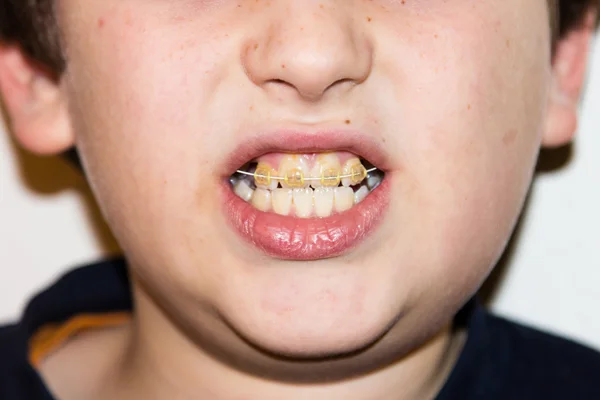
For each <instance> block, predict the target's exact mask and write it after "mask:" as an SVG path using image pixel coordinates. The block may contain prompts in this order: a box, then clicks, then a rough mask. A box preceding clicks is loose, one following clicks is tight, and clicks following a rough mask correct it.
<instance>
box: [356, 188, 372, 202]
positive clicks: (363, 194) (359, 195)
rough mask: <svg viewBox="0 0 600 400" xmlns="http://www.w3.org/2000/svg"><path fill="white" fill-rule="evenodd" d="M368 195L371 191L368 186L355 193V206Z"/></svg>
mask: <svg viewBox="0 0 600 400" xmlns="http://www.w3.org/2000/svg"><path fill="white" fill-rule="evenodd" d="M368 194H369V189H368V188H367V187H366V186H361V187H360V189H358V190H357V191H356V192H355V193H354V204H358V203H360V202H361V201H363V200H364V199H365V197H367V195H368Z"/></svg>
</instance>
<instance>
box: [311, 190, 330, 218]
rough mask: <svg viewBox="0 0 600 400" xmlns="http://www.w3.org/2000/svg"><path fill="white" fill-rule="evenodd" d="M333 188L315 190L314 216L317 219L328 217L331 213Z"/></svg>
mask: <svg viewBox="0 0 600 400" xmlns="http://www.w3.org/2000/svg"><path fill="white" fill-rule="evenodd" d="M334 195H335V193H334V191H333V188H328V187H320V188H316V189H315V214H316V215H317V217H321V218H323V217H329V216H330V215H331V213H332V212H333V202H334Z"/></svg>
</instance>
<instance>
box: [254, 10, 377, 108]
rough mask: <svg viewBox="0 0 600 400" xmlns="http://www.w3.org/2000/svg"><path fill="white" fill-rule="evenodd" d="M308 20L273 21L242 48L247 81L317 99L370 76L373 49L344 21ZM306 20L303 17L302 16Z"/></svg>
mask: <svg viewBox="0 0 600 400" xmlns="http://www.w3.org/2000/svg"><path fill="white" fill-rule="evenodd" d="M312 17H313V18H312V22H311V23H302V22H301V21H302V20H303V19H302V18H301V16H300V17H298V16H297V17H296V18H288V19H287V20H288V21H298V22H296V23H292V24H287V25H285V26H283V25H281V24H280V23H273V24H272V25H271V26H270V27H268V28H266V29H265V30H264V31H262V32H260V33H259V34H258V36H254V38H253V40H250V41H248V43H247V45H246V46H245V52H244V56H243V62H244V68H245V70H246V74H247V76H248V77H249V79H250V80H251V81H252V82H253V83H254V84H255V85H257V86H259V87H261V88H262V89H264V90H265V91H267V92H277V93H278V95H279V96H280V95H281V92H282V91H285V90H286V89H289V90H288V92H294V93H295V94H296V95H297V96H300V97H301V98H303V99H305V100H308V101H316V100H318V99H320V98H322V97H323V96H324V95H325V94H326V93H327V92H329V91H332V90H334V89H336V90H337V91H344V90H349V89H350V88H351V87H353V86H355V85H357V84H360V83H361V82H363V81H364V80H366V79H367V77H368V76H369V74H370V70H371V64H372V50H371V46H370V45H369V43H368V40H367V39H365V38H364V37H361V36H359V35H358V34H357V32H356V31H357V27H354V26H353V25H352V24H353V22H351V21H350V20H349V19H345V18H344V17H343V16H339V15H330V16H329V17H328V18H324V17H323V18H321V19H319V20H318V21H314V16H312ZM304 21H305V22H306V21H307V19H304Z"/></svg>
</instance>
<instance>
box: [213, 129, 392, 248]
mask: <svg viewBox="0 0 600 400" xmlns="http://www.w3.org/2000/svg"><path fill="white" fill-rule="evenodd" d="M267 138H268V139H267ZM261 139H263V140H261ZM327 150H345V151H351V152H353V153H356V154H358V155H359V156H361V157H363V158H365V159H367V160H369V161H370V162H372V163H373V164H374V165H376V166H378V167H379V168H381V169H382V170H384V171H385V167H384V166H385V165H387V162H386V161H387V159H386V156H385V153H383V152H382V151H380V149H379V148H378V146H377V145H376V144H374V143H373V142H372V140H370V138H368V137H367V138H365V136H363V135H360V134H356V133H347V132H344V133H339V132H336V133H322V134H314V135H313V134H303V133H278V134H275V135H267V136H265V137H259V138H256V139H255V140H252V141H250V142H247V143H245V144H243V145H241V146H240V147H239V148H238V149H237V150H236V151H234V152H233V154H232V157H230V159H229V160H228V162H227V170H230V171H232V172H233V171H235V170H236V169H237V168H239V167H240V166H241V165H243V164H245V163H246V162H248V161H250V160H252V159H253V158H256V157H258V156H260V155H262V154H266V153H268V152H286V151H287V152H297V153H308V152H322V151H327ZM227 177H229V175H227ZM390 178H391V177H389V176H386V179H384V181H383V182H382V183H381V184H380V185H379V186H378V187H377V188H376V189H375V190H373V191H372V192H371V193H370V194H369V195H368V196H367V198H366V199H365V200H363V201H362V202H361V203H359V204H357V205H356V206H354V207H353V208H351V209H350V210H348V211H346V212H343V213H341V214H335V215H332V216H330V217H327V218H309V219H302V218H297V217H295V216H282V215H277V214H274V213H265V212H262V211H259V210H257V209H256V208H254V207H253V206H252V205H251V204H249V203H246V202H245V201H243V200H242V199H240V198H239V197H237V196H236V195H235V194H234V193H233V191H232V190H231V185H230V184H229V182H228V179H223V183H222V190H221V192H222V195H223V198H224V201H223V204H224V211H225V215H226V217H227V220H228V221H229V222H230V224H231V226H232V227H233V229H234V231H236V232H237V233H238V234H239V235H240V236H241V237H242V239H244V240H245V241H246V242H247V243H250V244H251V245H253V246H254V247H256V248H257V249H258V250H260V251H262V252H264V253H266V254H268V255H270V256H272V257H275V258H279V259H285V260H317V259H324V258H331V257H335V256H340V255H342V254H344V253H347V252H349V251H350V250H351V249H353V248H355V247H356V246H358V245H359V244H360V243H361V242H363V241H364V240H365V239H366V238H367V237H368V236H369V234H371V233H373V231H375V229H376V228H377V227H378V226H379V223H380V222H381V221H382V219H383V216H384V215H385V213H386V211H387V210H388V206H389V192H390V181H391V179H390Z"/></svg>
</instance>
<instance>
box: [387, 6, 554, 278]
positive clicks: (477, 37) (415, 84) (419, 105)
mask: <svg viewBox="0 0 600 400" xmlns="http://www.w3.org/2000/svg"><path fill="white" fill-rule="evenodd" d="M524 18H525V17H524ZM433 22H434V21H432V25H431V26H430V27H429V28H423V29H424V32H422V33H419V34H417V35H413V36H411V37H410V40H411V42H412V43H411V47H412V49H406V50H405V51H404V52H400V53H403V54H412V55H413V56H412V57H411V56H409V58H408V59H407V58H403V60H402V61H401V63H400V64H398V65H400V66H399V67H397V68H396V71H399V72H397V73H396V75H395V77H394V78H393V81H395V82H401V83H402V85H396V87H397V90H396V93H395V94H394V96H395V104H400V105H401V106H402V116H403V117H402V120H401V121H400V120H397V119H396V120H395V121H394V125H395V126H402V127H404V128H405V129H402V133H400V134H399V135H398V136H397V139H398V142H397V146H398V148H399V149H402V150H400V152H399V153H400V154H402V156H403V157H404V161H403V164H404V165H403V169H404V178H405V179H406V181H405V182H404V183H405V186H404V188H402V189H400V192H399V193H398V194H397V196H398V198H399V201H405V202H407V203H409V205H410V206H409V207H407V208H406V211H401V213H402V214H403V215H402V217H401V218H403V219H406V220H409V221H411V225H413V226H415V227H416V230H417V231H418V232H420V235H422V237H421V238H420V239H417V240H416V241H417V243H419V246H421V247H423V246H429V248H427V249H422V252H426V251H429V252H430V253H431V254H433V255H432V256H433V257H438V258H439V259H438V260H437V262H435V263H434V264H435V265H446V266H449V267H452V266H455V267H460V266H461V265H462V266H463V267H465V266H466V265H465V262H464V261H465V260H472V261H471V262H470V263H467V264H470V265H481V266H491V265H492V264H493V263H494V261H495V259H496V258H497V257H498V256H499V251H500V250H501V249H502V248H503V246H504V244H505V242H506V240H507V238H508V236H509V233H510V231H511V229H512V228H513V226H514V223H515V221H516V218H517V216H518V214H519V211H520V209H521V206H522V203H523V201H524V198H525V195H526V192H527V189H528V186H529V183H530V180H531V175H532V172H533V168H534V165H535V160H536V156H537V151H538V148H539V142H540V132H541V128H542V121H543V118H544V107H543V105H544V104H545V98H546V90H547V89H546V88H547V86H548V77H549V65H550V64H549V54H548V49H547V48H548V46H547V42H548V41H547V36H546V35H547V32H546V27H545V25H543V24H542V21H541V19H540V21H539V24H538V25H536V22H535V20H534V22H533V26H532V25H531V24H530V25H528V27H529V28H531V30H529V31H525V30H524V29H523V28H519V27H518V26H519V25H521V22H519V21H517V22H515V26H514V27H513V26H512V25H511V26H502V24H501V23H500V22H499V21H497V20H493V19H490V18H489V17H488V19H487V20H485V19H484V20H483V22H482V21H471V23H469V22H468V21H467V22H465V21H461V22H462V24H461V25H460V26H458V25H456V26H454V25H453V24H452V23H451V22H444V23H439V24H437V26H443V27H445V29H443V30H442V29H440V28H439V27H437V26H436V27H434V24H433ZM482 25H484V26H495V25H497V28H496V29H488V28H485V29H484V28H483V27H482ZM425 31H426V32H425ZM415 49H427V50H426V52H425V51H418V52H417V51H415ZM410 50H412V51H410ZM402 65H404V66H406V65H408V66H409V67H408V68H407V67H404V68H402ZM390 69H391V68H390ZM390 114H392V112H390ZM394 125H390V129H394ZM396 129H397V128H396Z"/></svg>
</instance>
